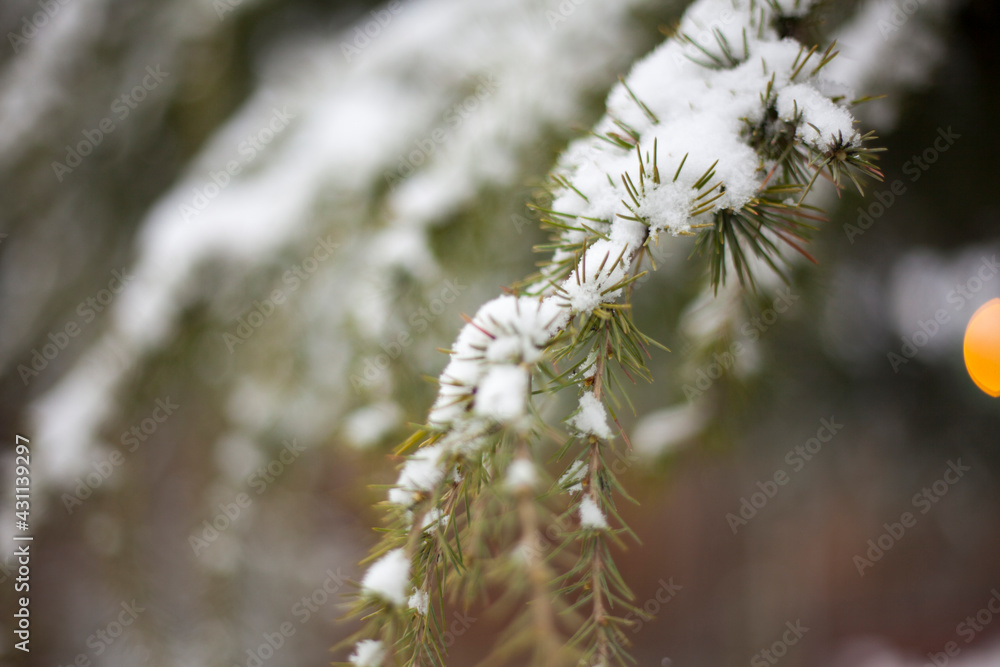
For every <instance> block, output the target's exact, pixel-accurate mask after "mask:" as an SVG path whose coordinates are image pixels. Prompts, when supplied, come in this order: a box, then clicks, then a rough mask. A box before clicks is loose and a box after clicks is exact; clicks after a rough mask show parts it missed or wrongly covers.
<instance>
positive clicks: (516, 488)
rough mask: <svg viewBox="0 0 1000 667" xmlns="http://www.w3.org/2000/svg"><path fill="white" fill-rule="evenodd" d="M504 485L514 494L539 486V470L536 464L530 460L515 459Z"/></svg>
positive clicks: (508, 469)
mask: <svg viewBox="0 0 1000 667" xmlns="http://www.w3.org/2000/svg"><path fill="white" fill-rule="evenodd" d="M504 485H505V486H506V487H507V489H508V490H510V491H512V492H514V493H518V492H521V491H531V490H532V489H534V488H535V487H536V486H537V485H538V470H537V469H536V468H535V464H534V463H532V462H531V461H530V460H529V459H515V460H514V461H513V462H512V463H511V464H510V467H508V468H507V478H506V479H505V480H504Z"/></svg>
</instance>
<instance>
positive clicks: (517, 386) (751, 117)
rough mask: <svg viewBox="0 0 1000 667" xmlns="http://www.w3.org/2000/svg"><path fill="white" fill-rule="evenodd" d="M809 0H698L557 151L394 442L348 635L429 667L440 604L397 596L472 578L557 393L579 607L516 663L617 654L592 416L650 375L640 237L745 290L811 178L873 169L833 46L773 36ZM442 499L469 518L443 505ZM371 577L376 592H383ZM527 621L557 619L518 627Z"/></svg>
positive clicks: (805, 16)
mask: <svg viewBox="0 0 1000 667" xmlns="http://www.w3.org/2000/svg"><path fill="white" fill-rule="evenodd" d="M811 5H812V3H810V2H798V1H792V0H784V1H781V2H779V1H777V0H772V1H770V2H756V1H751V2H741V1H729V0H699V1H698V2H696V3H695V4H694V5H692V6H691V7H690V8H689V10H688V11H687V13H686V14H685V15H684V18H683V19H682V21H681V24H680V26H679V28H678V30H677V32H676V33H675V34H674V36H673V38H671V39H668V40H667V41H666V42H664V43H663V44H662V45H661V46H660V47H659V48H657V49H656V50H655V51H653V52H652V53H651V54H649V55H648V56H647V57H646V58H644V59H643V60H642V61H640V62H639V63H638V64H636V65H635V67H634V68H633V69H632V72H631V73H630V74H629V76H628V77H627V78H626V79H625V80H623V81H622V82H621V83H620V84H619V85H618V86H616V87H615V88H614V89H613V90H612V92H611V94H610V95H609V97H608V101H607V114H606V116H605V117H604V118H603V119H602V120H601V121H600V122H599V123H598V124H597V126H596V127H595V128H594V131H593V132H592V133H591V135H590V136H587V137H585V138H583V139H580V140H577V141H575V142H574V143H572V144H571V145H570V146H569V147H568V149H567V150H566V151H565V153H564V154H563V156H562V158H561V159H560V160H559V162H558V164H557V166H556V168H555V169H554V171H553V173H552V181H553V187H552V202H551V205H550V206H549V207H547V208H545V209H541V210H542V211H543V212H544V214H545V216H544V218H543V221H544V222H545V224H546V225H547V226H548V227H550V228H551V229H552V230H553V232H554V239H553V243H552V244H551V246H550V248H551V249H552V257H551V260H550V261H549V262H548V263H547V264H546V265H545V266H544V267H543V268H542V270H541V271H540V273H539V274H538V275H537V276H534V277H532V278H529V279H528V280H527V281H525V283H524V284H522V285H521V286H519V287H518V288H517V289H516V290H515V291H514V292H513V293H511V294H505V295H503V296H500V297H497V298H495V299H493V300H491V301H489V302H487V303H485V304H484V305H483V306H482V307H481V308H480V309H479V311H478V312H477V313H476V315H475V316H474V317H472V318H470V319H469V320H468V321H467V324H466V325H465V326H464V327H463V329H462V331H461V332H460V334H459V336H458V338H457V340H456V341H455V343H454V345H453V347H452V349H451V352H450V361H449V363H448V365H447V367H446V368H445V370H444V371H443V372H442V374H441V376H440V390H439V394H438V398H437V401H436V402H435V404H434V406H433V408H432V410H431V412H430V415H429V418H428V423H427V426H426V427H424V428H423V429H421V430H419V431H418V432H417V433H415V434H414V436H413V437H412V438H411V439H410V440H408V441H407V443H404V446H403V447H402V448H401V450H402V451H407V450H410V449H412V448H413V446H415V445H419V448H418V449H417V450H416V452H415V453H414V454H413V455H412V456H411V458H410V459H409V460H408V461H407V462H406V463H405V464H404V465H403V468H402V471H401V472H400V476H399V479H398V481H397V483H396V485H395V486H394V487H393V488H392V489H390V491H389V495H388V500H389V505H390V506H392V507H394V508H395V510H394V513H393V516H394V517H395V523H394V524H393V527H392V529H390V530H389V531H388V532H387V534H386V537H385V539H384V540H383V542H382V544H381V545H380V546H379V548H378V549H377V551H376V555H377V556H378V557H379V559H378V560H377V561H376V562H375V564H374V565H372V566H371V569H370V570H369V573H368V574H367V575H366V576H365V579H364V583H363V586H362V595H361V598H360V603H359V604H360V606H359V613H361V611H363V610H366V609H371V608H374V609H375V612H376V613H375V614H374V615H372V616H371V617H370V618H371V620H370V621H369V624H368V626H367V627H366V628H365V629H364V630H363V631H362V635H361V636H365V637H372V636H378V637H379V639H380V640H381V641H382V642H383V644H382V645H380V647H381V646H385V647H395V648H392V649H390V651H395V652H396V653H397V654H398V656H399V657H400V658H401V659H402V660H403V663H404V664H406V665H421V664H427V663H430V664H443V662H444V658H443V652H444V646H443V645H442V642H441V639H440V637H435V632H434V628H435V627H438V625H439V624H438V623H436V622H431V621H429V620H428V616H430V615H433V614H443V613H444V600H442V599H439V600H436V601H435V600H433V599H432V601H431V603H430V605H429V606H428V607H426V608H425V609H424V610H423V611H419V610H418V612H417V613H414V612H413V611H412V610H411V609H409V608H407V606H406V605H404V604H403V603H404V598H405V596H406V595H408V594H409V590H410V589H411V588H412V589H413V591H415V592H414V595H418V594H421V593H423V594H431V595H432V596H433V594H434V593H435V592H438V591H440V590H449V591H453V592H454V591H462V590H467V589H469V588H472V589H476V588H477V587H478V586H480V585H481V583H478V582H476V583H474V582H470V580H472V579H474V578H475V577H477V576H479V575H481V574H482V573H483V571H484V569H485V568H486V567H487V565H488V564H489V563H488V562H487V563H486V564H485V565H484V564H483V563H482V562H480V561H482V560H486V561H490V560H491V559H490V558H488V557H483V556H482V555H481V554H478V553H477V549H478V543H477V538H482V537H483V535H484V532H483V531H484V528H483V525H484V524H488V523H489V522H490V521H491V520H492V521H500V519H499V514H498V513H497V512H498V510H499V509H502V507H503V506H504V504H505V503H509V504H510V506H513V505H514V502H515V498H514V496H517V495H518V493H516V492H513V491H512V489H516V490H523V488H524V487H525V485H524V484H522V483H517V484H514V483H511V482H510V480H511V479H522V478H523V477H524V476H525V473H524V466H526V465H530V466H532V467H531V470H532V471H533V472H534V470H535V468H534V464H532V463H530V458H527V457H530V456H532V455H534V454H535V453H536V452H535V450H536V449H538V448H540V447H541V443H542V441H543V438H542V437H541V435H540V434H541V433H543V432H545V431H546V430H551V429H550V428H549V427H547V426H546V425H545V424H544V422H543V420H542V419H541V417H540V416H539V411H538V410H537V409H536V406H535V404H534V401H533V396H534V395H535V394H536V393H539V392H543V393H554V392H556V391H559V390H562V389H568V388H569V387H573V388H575V389H576V390H577V392H578V396H579V398H578V407H577V409H576V410H575V411H574V412H573V414H572V415H570V416H569V418H568V419H567V421H566V425H567V427H568V431H569V432H570V434H571V437H570V438H569V439H568V440H566V441H565V442H563V443H562V445H563V446H562V450H561V454H563V455H565V454H571V456H572V458H573V459H574V460H573V461H572V462H571V463H570V466H569V468H568V470H567V471H566V473H565V474H564V475H563V477H562V478H561V479H560V480H559V482H557V483H556V484H555V487H554V489H553V490H554V491H560V490H566V489H568V490H569V491H570V492H571V497H572V502H571V506H570V508H569V510H568V511H567V512H566V514H565V515H564V516H566V517H573V518H572V521H573V522H574V527H572V528H571V529H569V530H566V531H564V532H565V535H564V537H565V539H566V541H567V542H569V543H575V544H578V545H579V557H578V559H577V565H576V566H575V567H573V568H572V569H571V570H570V571H568V572H567V573H565V578H564V581H567V582H568V585H565V584H564V585H563V588H562V592H561V594H560V596H554V595H553V594H552V593H551V592H550V593H548V595H549V596H551V597H554V598H556V602H557V605H556V606H559V604H561V603H560V602H559V599H558V598H559V597H563V598H565V597H568V596H576V597H573V599H570V600H567V603H569V604H574V605H575V604H578V603H580V602H581V601H582V602H585V603H586V606H589V608H590V612H589V616H588V618H587V619H586V620H583V621H579V622H577V623H576V624H575V626H573V627H570V628H569V631H570V632H571V633H572V634H573V635H574V636H573V638H572V640H571V641H570V642H569V643H570V644H573V645H578V647H579V655H577V654H574V653H572V652H567V651H563V650H559V651H553V649H551V648H546V647H551V642H550V641H542V642H537V643H535V644H534V645H533V646H532V647H531V651H530V652H531V653H532V654H533V656H534V658H535V660H536V661H538V662H539V664H553V662H561V661H565V660H567V659H569V658H568V657H567V656H569V655H571V654H572V655H573V658H572V659H574V660H576V659H580V658H581V657H582V659H584V660H586V661H588V662H587V664H593V665H606V664H610V663H611V662H623V661H624V660H625V657H626V655H627V654H626V649H625V647H626V646H627V639H626V638H625V636H624V635H623V634H622V631H621V629H620V628H621V623H622V622H623V621H622V619H621V618H611V616H610V615H611V613H612V609H614V613H616V614H622V613H623V611H622V610H623V609H624V610H633V608H632V607H631V606H630V605H629V600H630V599H631V597H632V595H631V592H630V591H629V590H628V588H627V586H626V585H625V583H624V580H623V579H622V578H621V576H620V575H619V574H618V573H617V571H616V570H615V569H614V564H613V561H612V560H611V557H610V553H609V551H608V549H607V546H608V543H609V541H616V540H618V537H617V535H618V534H619V533H621V532H626V533H629V532H630V531H629V530H628V528H627V527H626V526H624V523H623V522H622V521H621V518H620V516H619V515H618V512H617V510H616V509H615V506H614V499H613V497H612V493H613V492H616V491H617V492H621V487H620V486H619V485H618V482H617V479H616V478H615V476H614V474H613V473H612V472H611V471H610V470H609V469H608V466H607V465H606V463H605V459H604V456H605V453H606V452H608V451H610V449H611V448H612V447H613V446H614V444H613V441H614V439H615V438H614V435H615V431H614V430H613V429H612V427H611V424H610V423H609V416H610V418H611V420H612V421H613V422H615V424H617V421H618V420H617V418H616V417H615V408H616V407H620V406H621V404H622V401H621V399H622V398H625V399H626V400H627V397H625V396H624V392H623V390H622V382H621V378H620V377H619V375H621V374H623V375H624V376H626V377H628V378H634V377H635V376H637V375H638V376H640V377H645V376H646V375H647V374H648V372H647V371H646V368H645V364H644V361H643V356H644V355H645V354H648V352H647V347H648V344H649V343H651V342H652V341H650V340H649V339H647V338H646V337H645V336H643V335H642V334H641V333H639V332H638V331H637V330H636V329H635V326H634V324H633V323H632V321H631V316H630V313H629V307H630V294H631V288H632V286H631V283H632V282H633V281H635V280H636V278H637V277H639V276H640V275H641V269H642V265H643V260H644V259H645V258H646V257H647V254H646V253H647V250H648V248H649V245H650V244H657V243H660V242H661V241H663V239H664V238H665V237H671V236H674V237H675V236H694V235H696V236H698V247H699V248H700V249H701V250H702V252H703V254H706V255H707V256H708V263H709V273H710V276H711V279H712V282H713V285H715V286H718V285H720V284H722V283H723V282H724V280H725V278H726V273H727V269H728V270H730V271H735V273H736V274H737V277H738V278H739V282H740V283H741V284H751V285H752V284H753V275H752V268H753V266H754V265H755V263H756V262H763V263H765V264H766V265H768V266H770V267H771V268H773V269H774V271H776V272H780V269H779V267H778V264H779V263H780V262H781V261H783V255H782V253H781V251H780V248H781V247H782V246H787V247H791V248H794V249H796V250H799V251H800V252H802V253H803V254H805V251H804V250H803V249H802V247H801V246H802V245H803V244H804V242H805V241H806V239H807V233H808V231H809V230H810V229H811V227H810V225H809V221H813V220H817V219H821V216H819V215H817V212H816V210H815V209H814V207H812V206H810V205H809V204H808V203H807V202H806V201H805V199H806V196H807V194H808V193H809V191H810V190H811V188H812V186H813V184H814V183H815V181H816V180H817V177H819V176H821V175H823V176H826V177H828V178H829V179H830V180H832V181H834V182H835V183H836V184H837V187H840V183H841V182H842V181H843V180H846V179H849V180H850V181H851V182H853V183H854V184H855V185H856V186H857V187H858V188H859V189H861V182H862V180H864V179H865V178H876V179H880V178H881V174H880V173H879V171H878V170H877V169H876V168H875V167H874V165H873V162H872V160H873V159H874V158H873V155H872V154H873V152H875V151H877V150H878V149H875V148H870V147H869V146H868V145H867V143H866V142H867V141H868V140H870V139H871V138H872V137H871V135H870V134H862V133H861V132H860V131H859V130H857V129H856V128H855V121H854V118H853V116H852V114H851V112H850V109H849V105H850V103H851V101H852V100H854V98H855V95H854V93H853V91H850V90H848V89H846V88H845V87H844V86H842V85H838V84H837V83H835V82H833V81H829V80H826V79H825V78H824V77H823V68H824V66H825V65H826V64H827V63H828V62H830V60H831V59H832V58H833V57H834V56H835V55H836V51H835V49H834V45H831V46H830V47H829V48H827V49H826V50H825V51H824V50H822V49H819V48H817V47H814V46H813V47H810V46H806V45H803V44H800V43H799V42H797V41H796V40H794V39H792V38H791V37H788V36H786V34H785V32H786V31H787V28H788V26H793V25H796V24H798V23H801V22H804V21H808V20H809V10H810V7H811ZM706 35H709V36H710V37H709V38H707V39H706V38H705V36H706ZM653 268H655V267H653ZM612 361H613V362H615V363H614V364H612V363H611V362H612ZM560 364H562V365H563V366H564V368H563V370H559V368H558V367H559V365H560ZM567 365H568V369H567V368H565V366H567ZM615 367H617V368H618V370H619V371H620V373H616V370H615ZM619 430H620V427H619ZM623 435H624V434H623ZM529 444H530V445H531V446H530V447H529V446H528V445H529ZM515 450H517V451H518V452H521V455H520V456H519V457H518V458H517V459H516V460H515V458H514V451H515ZM525 452H529V453H528V454H527V455H525ZM515 466H517V467H515ZM504 480H507V481H506V482H504ZM533 484H534V481H533V482H532V484H531V485H530V486H533ZM505 487H506V488H505ZM459 499H461V504H462V505H464V506H465V507H466V508H471V509H468V510H465V511H463V513H462V514H458V513H457V512H456V508H457V506H458V505H459ZM504 499H506V500H504ZM491 513H492V514H491ZM521 523H522V526H521V527H522V532H523V529H524V525H525V524H524V521H523V520H522V522H521ZM501 532H502V531H501ZM493 537H498V535H493ZM499 537H502V535H499ZM514 542H515V541H514V540H509V541H508V543H509V544H514ZM523 542H524V541H523V539H522V540H521V548H523ZM513 553H516V548H514V547H511V550H510V552H509V554H513ZM521 561H522V562H523V563H530V562H531V561H530V559H521ZM390 565H391V566H392V571H391V573H390V572H388V570H389V568H390ZM376 575H377V576H376ZM374 581H378V582H380V583H381V584H385V582H387V581H388V582H391V584H392V586H391V588H392V590H391V591H390V592H389V593H391V594H388V593H387V591H386V590H385V586H384V585H381V586H375V585H373V582H374ZM401 582H402V583H401ZM533 594H534V595H535V597H536V598H537V596H538V591H537V590H536V591H534V593H533ZM543 595H545V592H544V591H543ZM410 606H411V607H412V605H410ZM542 626H546V627H548V628H549V631H550V632H551V631H552V628H554V627H555V626H554V624H546V623H538V624H536V625H535V626H530V625H526V627H525V632H527V633H529V634H530V633H531V629H532V627H535V628H536V630H537V628H538V627H542ZM549 639H551V638H549ZM365 641H370V640H365ZM366 647H368V649H367V650H369V652H370V651H372V650H373V649H371V648H370V647H371V645H370V644H363V645H359V647H358V651H359V655H360V652H362V651H363V649H365V648H366ZM524 648H525V649H528V648H529V646H528V645H527V644H526V645H525V646H524ZM379 655H381V654H379ZM355 664H362V663H361V662H360V661H359V660H355ZM365 664H367V663H365Z"/></svg>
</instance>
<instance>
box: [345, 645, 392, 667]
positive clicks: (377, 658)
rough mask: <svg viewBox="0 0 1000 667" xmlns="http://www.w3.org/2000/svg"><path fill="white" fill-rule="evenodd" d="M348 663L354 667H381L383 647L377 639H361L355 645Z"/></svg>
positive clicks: (383, 654) (383, 658) (383, 659)
mask: <svg viewBox="0 0 1000 667" xmlns="http://www.w3.org/2000/svg"><path fill="white" fill-rule="evenodd" d="M350 661H351V664H352V665H354V666H355V667H382V663H383V662H385V646H383V645H382V642H380V641H379V640H377V639H362V640H361V641H359V642H358V643H357V645H355V647H354V653H352V654H351V657H350Z"/></svg>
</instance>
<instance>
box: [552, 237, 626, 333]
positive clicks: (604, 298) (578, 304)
mask: <svg viewBox="0 0 1000 667" xmlns="http://www.w3.org/2000/svg"><path fill="white" fill-rule="evenodd" d="M619 258H620V259H619ZM629 261H630V258H629V247H628V246H627V245H625V244H624V243H614V242H612V241H604V240H600V241H597V242H595V243H594V244H593V245H592V246H591V247H590V248H588V249H587V252H586V253H585V254H584V256H583V258H581V260H580V263H579V265H578V266H577V270H576V271H575V272H574V273H573V274H572V275H571V276H570V277H569V278H567V279H566V280H565V282H563V284H562V291H561V296H562V298H564V299H565V300H566V302H567V304H568V305H569V307H570V309H571V310H572V311H573V312H574V313H580V314H582V315H584V316H586V315H589V314H590V313H591V312H592V311H593V310H594V309H595V308H597V307H598V306H599V305H601V304H602V303H607V302H609V301H613V300H614V299H617V298H618V297H619V296H620V295H621V288H619V289H615V290H612V289H611V288H612V287H614V286H615V285H616V284H618V283H620V282H621V281H623V280H624V279H625V278H626V277H627V275H628V266H629Z"/></svg>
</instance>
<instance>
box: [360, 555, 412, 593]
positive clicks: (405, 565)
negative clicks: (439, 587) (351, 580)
mask: <svg viewBox="0 0 1000 667" xmlns="http://www.w3.org/2000/svg"><path fill="white" fill-rule="evenodd" d="M410 588H412V586H411V585H410V559H409V558H407V556H406V552H404V551H403V550H402V549H393V550H392V551H390V552H389V553H387V554H386V555H384V556H382V557H381V558H380V559H378V560H377V561H375V562H374V563H372V565H371V567H369V568H368V571H367V572H365V576H364V578H363V579H362V580H361V590H362V591H363V592H365V593H368V594H371V595H374V596H375V597H377V598H380V599H382V600H383V601H385V602H388V603H389V604H394V605H397V606H403V605H404V604H406V602H407V600H408V596H407V594H406V592H407V591H408V590H409V589H410Z"/></svg>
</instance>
